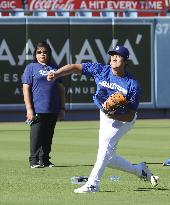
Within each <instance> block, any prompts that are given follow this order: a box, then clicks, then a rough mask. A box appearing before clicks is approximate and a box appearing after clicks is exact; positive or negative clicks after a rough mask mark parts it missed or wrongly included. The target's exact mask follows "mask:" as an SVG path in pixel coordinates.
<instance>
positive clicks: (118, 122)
mask: <svg viewBox="0 0 170 205" xmlns="http://www.w3.org/2000/svg"><path fill="white" fill-rule="evenodd" d="M108 54H109V55H110V56H111V58H110V65H102V64H100V63H92V62H87V63H82V64H68V65H65V66H63V67H62V68H60V69H58V70H57V71H56V72H55V73H49V74H48V76H47V80H48V81H51V80H54V79H56V78H59V77H61V76H65V75H69V74H72V73H76V74H79V75H81V74H83V75H90V76H92V77H93V78H94V80H95V83H96V85H97V89H96V93H95V95H94V97H93V100H94V103H95V104H96V105H97V107H98V108H99V109H100V129H99V147H98V154H97V160H96V163H95V165H94V167H93V169H92V172H91V174H90V176H89V178H88V181H87V182H86V184H85V185H83V186H82V187H80V188H78V189H75V190H74V192H75V193H87V192H98V191H99V188H100V187H99V184H100V180H101V177H102V175H103V173H104V170H105V168H106V167H111V168H114V169H119V170H123V171H126V172H129V173H132V174H135V175H136V176H138V177H140V178H143V179H144V180H146V181H149V182H150V183H151V185H152V186H156V185H157V179H158V177H155V176H154V175H153V174H152V173H151V171H150V170H149V168H148V167H147V165H146V163H145V162H141V163H139V164H137V165H133V164H131V163H130V162H129V161H127V160H126V159H124V158H123V157H121V156H118V155H117V154H116V150H117V145H118V142H119V140H120V139H121V138H122V137H123V135H125V134H126V133H127V131H128V130H130V129H131V128H132V126H133V125H134V123H135V121H136V118H137V108H138V105H139V98H140V86H139V83H138V81H137V80H135V79H134V78H133V77H132V76H131V75H130V74H129V73H128V72H127V71H126V69H125V67H126V65H127V60H128V58H129V51H128V49H127V48H125V47H124V46H118V45H117V46H116V47H114V48H112V49H111V50H110V51H109V52H108ZM115 92H121V93H122V94H123V95H124V96H126V99H127V101H128V104H127V105H126V106H124V107H122V108H121V109H119V110H118V111H115V112H112V113H109V112H107V110H105V108H104V107H105V102H106V100H107V99H108V97H109V96H110V95H112V94H113V93H115Z"/></svg>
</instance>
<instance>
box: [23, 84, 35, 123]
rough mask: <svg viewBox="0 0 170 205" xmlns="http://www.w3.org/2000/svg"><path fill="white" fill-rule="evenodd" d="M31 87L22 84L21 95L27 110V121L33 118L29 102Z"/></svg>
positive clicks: (30, 101)
mask: <svg viewBox="0 0 170 205" xmlns="http://www.w3.org/2000/svg"><path fill="white" fill-rule="evenodd" d="M30 92H31V86H30V85H28V84H23V95H24V102H25V106H26V110H27V119H29V120H32V119H33V117H34V111H33V106H32V100H31V93H30Z"/></svg>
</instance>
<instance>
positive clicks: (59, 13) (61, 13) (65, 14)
mask: <svg viewBox="0 0 170 205" xmlns="http://www.w3.org/2000/svg"><path fill="white" fill-rule="evenodd" d="M55 15H56V16H63V17H69V16H70V14H69V11H57V12H55Z"/></svg>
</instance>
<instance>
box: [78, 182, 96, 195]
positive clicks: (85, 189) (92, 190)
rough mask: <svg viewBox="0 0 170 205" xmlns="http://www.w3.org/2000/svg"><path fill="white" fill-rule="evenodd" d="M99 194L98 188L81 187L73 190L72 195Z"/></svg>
mask: <svg viewBox="0 0 170 205" xmlns="http://www.w3.org/2000/svg"><path fill="white" fill-rule="evenodd" d="M95 192H99V187H98V186H93V185H90V186H89V185H86V184H85V185H83V186H82V187H80V188H78V189H74V193H95Z"/></svg>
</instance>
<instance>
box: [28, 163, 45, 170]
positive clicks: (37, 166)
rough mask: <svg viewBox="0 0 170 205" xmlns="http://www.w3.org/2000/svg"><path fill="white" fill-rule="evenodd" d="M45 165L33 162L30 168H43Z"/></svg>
mask: <svg viewBox="0 0 170 205" xmlns="http://www.w3.org/2000/svg"><path fill="white" fill-rule="evenodd" d="M43 167H44V166H42V165H40V164H39V163H36V164H31V165H30V168H31V169H36V168H43Z"/></svg>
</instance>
